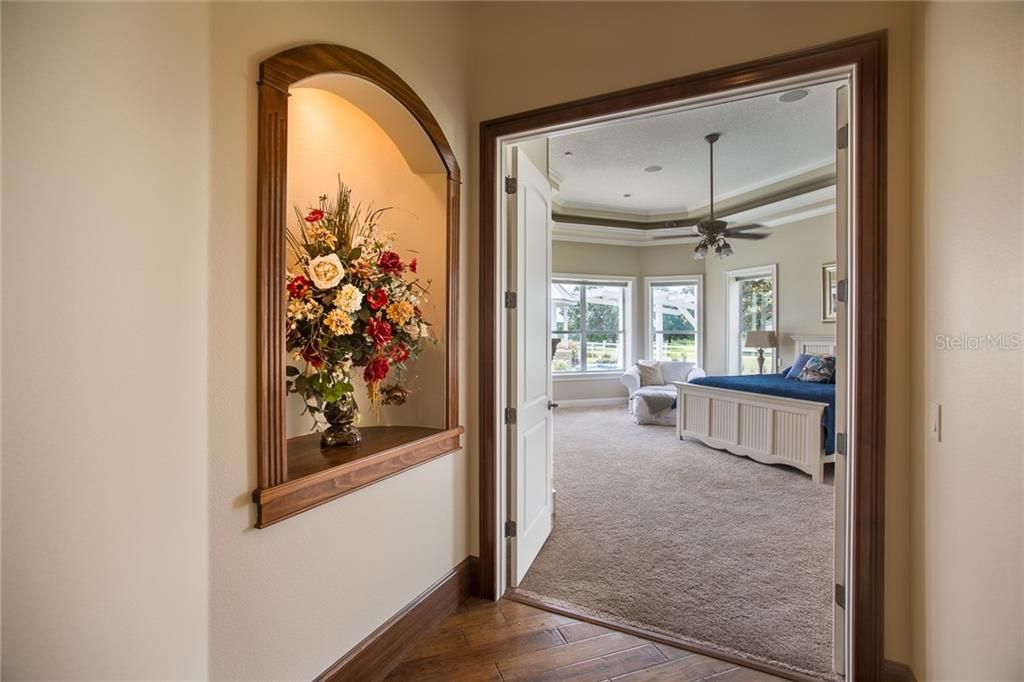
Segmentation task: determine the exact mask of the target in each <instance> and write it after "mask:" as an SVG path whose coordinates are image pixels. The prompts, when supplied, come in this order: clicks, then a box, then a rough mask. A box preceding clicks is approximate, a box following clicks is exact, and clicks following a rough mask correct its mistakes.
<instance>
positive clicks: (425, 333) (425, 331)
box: [420, 324, 430, 339]
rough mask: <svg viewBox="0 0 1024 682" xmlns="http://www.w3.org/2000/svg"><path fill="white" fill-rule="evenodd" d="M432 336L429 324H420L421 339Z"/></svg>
mask: <svg viewBox="0 0 1024 682" xmlns="http://www.w3.org/2000/svg"><path fill="white" fill-rule="evenodd" d="M429 336H430V326H429V325H427V324H420V338H424V339H425V338H427V337H429Z"/></svg>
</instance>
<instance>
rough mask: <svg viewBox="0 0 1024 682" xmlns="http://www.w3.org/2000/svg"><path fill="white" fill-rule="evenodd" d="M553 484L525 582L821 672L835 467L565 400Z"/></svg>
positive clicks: (604, 610)
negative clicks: (722, 443)
mask: <svg viewBox="0 0 1024 682" xmlns="http://www.w3.org/2000/svg"><path fill="white" fill-rule="evenodd" d="M829 473H830V472H829ZM555 487H556V488H557V490H558V496H557V501H556V515H555V526H554V530H553V532H552V533H551V537H550V539H549V540H548V541H547V544H546V545H545V546H544V548H543V549H542V550H541V552H540V555H539V556H538V557H537V560H536V561H535V562H534V564H533V567H532V568H531V569H530V572H529V573H528V574H527V576H526V578H525V580H524V581H523V583H522V585H520V590H521V591H523V592H526V593H527V594H533V595H535V596H541V597H545V598H548V599H554V600H557V601H560V602H564V603H567V604H571V605H574V606H577V607H581V608H583V609H584V610H587V611H590V612H592V613H594V614H596V615H602V616H606V617H611V618H613V619H615V620H619V621H626V622H629V623H632V624H635V625H640V626H643V627H646V628H648V629H652V630H657V631H662V632H665V633H668V634H674V635H679V636H682V637H686V638H689V639H691V640H698V641H700V642H703V643H707V644H711V645H713V646H716V647H718V648H719V649H726V650H730V651H732V652H735V653H740V654H742V655H744V656H747V657H749V658H754V659H759V660H763V661H770V662H774V663H781V664H783V665H786V666H789V667H792V668H794V669H798V670H801V671H805V672H811V673H814V674H817V675H822V676H828V671H830V670H831V663H832V601H831V597H832V584H833V583H832V538H833V528H832V508H833V496H832V485H831V480H830V479H829V483H828V484H821V483H813V482H812V481H811V479H810V477H809V476H806V475H804V474H802V473H800V472H797V471H794V470H792V469H788V468H785V467H776V466H766V465H764V464H758V463H756V462H753V461H751V460H749V459H747V458H745V457H736V456H735V455H731V454H729V453H727V452H721V451H718V450H713V449H711V448H707V447H704V446H703V445H701V444H699V443H696V442H691V441H677V440H676V439H675V430H674V429H673V428H672V427H665V426H637V425H635V424H633V423H632V421H631V420H630V418H629V416H628V415H627V414H626V411H625V409H624V408H618V407H614V408H605V407H601V408H562V409H560V410H559V411H558V415H557V417H556V419H555Z"/></svg>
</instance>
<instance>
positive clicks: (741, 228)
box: [728, 223, 768, 232]
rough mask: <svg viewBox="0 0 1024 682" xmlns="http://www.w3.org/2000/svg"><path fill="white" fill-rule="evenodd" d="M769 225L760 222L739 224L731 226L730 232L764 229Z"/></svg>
mask: <svg viewBox="0 0 1024 682" xmlns="http://www.w3.org/2000/svg"><path fill="white" fill-rule="evenodd" d="M766 227H768V226H767V225H759V224H758V223H750V224H749V225H737V226H735V227H730V228H729V230H728V231H729V232H747V231H749V230H763V229H764V228H766Z"/></svg>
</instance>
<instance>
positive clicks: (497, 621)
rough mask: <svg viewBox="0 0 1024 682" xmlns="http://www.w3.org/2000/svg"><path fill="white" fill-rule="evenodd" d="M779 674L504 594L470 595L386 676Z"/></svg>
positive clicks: (749, 677) (631, 678) (637, 679)
mask: <svg viewBox="0 0 1024 682" xmlns="http://www.w3.org/2000/svg"><path fill="white" fill-rule="evenodd" d="M709 678H713V679H714V680H715V682H755V681H756V682H769V681H777V680H781V679H782V678H779V677H774V676H772V675H769V674H767V673H762V672H758V671H756V670H750V669H748V668H743V667H740V666H737V665H736V664H735V663H727V662H725V661H720V660H718V659H715V658H710V657H708V656H703V655H701V654H696V653H693V652H690V651H685V650H683V649H677V648H675V647H671V646H668V645H665V644H660V643H656V642H651V641H648V640H646V639H642V638H640V637H635V636H633V635H629V634H626V633H623V632H617V631H615V630H609V629H608V628H605V627H602V626H600V625H594V624H592V623H585V622H583V621H579V620H576V619H574V618H570V617H569V616H563V615H560V614H556V613H551V612H548V611H543V610H541V609H538V608H535V607H533V606H528V605H526V604H520V603H518V602H514V601H508V600H505V599H502V600H501V601H498V602H490V601H485V600H482V599H472V598H471V599H470V600H468V601H467V602H466V603H465V604H463V605H462V606H461V607H460V608H459V610H458V611H456V612H455V613H453V614H452V615H451V616H449V617H448V618H447V619H445V620H444V621H442V622H441V623H439V624H438V625H436V626H434V628H432V629H431V630H430V632H428V633H427V634H426V636H425V637H424V638H423V640H422V641H421V642H420V643H419V644H418V645H417V646H416V648H415V649H413V650H412V651H411V652H410V653H409V654H408V655H407V656H406V657H405V658H404V659H403V660H402V662H401V663H400V664H399V666H398V667H397V668H396V669H395V670H394V671H393V672H392V673H391V675H390V676H388V678H387V679H388V680H392V681H397V680H417V681H425V682H430V681H432V680H445V681H448V680H460V681H462V680H466V681H476V680H481V681H486V680H499V681H502V682H509V681H511V680H531V681H533V680H580V681H586V680H593V681H595V682H597V681H603V680H622V681H623V682H646V681H647V680H671V681H672V682H696V681H697V680H706V679H709Z"/></svg>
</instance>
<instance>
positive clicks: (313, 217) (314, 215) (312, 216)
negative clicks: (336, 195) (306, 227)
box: [306, 208, 324, 223]
mask: <svg viewBox="0 0 1024 682" xmlns="http://www.w3.org/2000/svg"><path fill="white" fill-rule="evenodd" d="M323 217H324V212H323V211H321V210H320V209H319V208H314V209H312V210H311V211H310V212H309V215H307V216H306V222H307V223H315V222H317V221H318V220H321V219H323Z"/></svg>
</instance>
